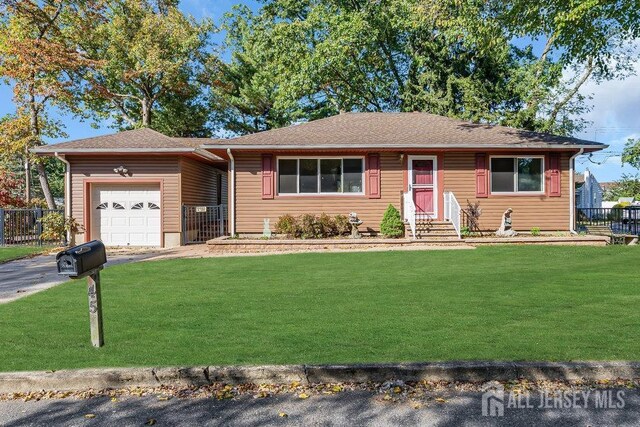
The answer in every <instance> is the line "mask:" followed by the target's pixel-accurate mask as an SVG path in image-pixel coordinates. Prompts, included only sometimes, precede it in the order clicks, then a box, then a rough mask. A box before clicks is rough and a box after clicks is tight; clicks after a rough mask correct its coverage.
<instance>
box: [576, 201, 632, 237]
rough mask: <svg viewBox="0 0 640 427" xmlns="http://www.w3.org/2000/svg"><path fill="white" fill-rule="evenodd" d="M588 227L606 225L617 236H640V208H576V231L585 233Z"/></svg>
mask: <svg viewBox="0 0 640 427" xmlns="http://www.w3.org/2000/svg"><path fill="white" fill-rule="evenodd" d="M588 225H606V226H608V227H611V230H612V231H613V232H614V233H618V234H634V235H638V234H640V207H635V206H632V207H626V208H578V209H577V215H576V229H577V230H578V231H586V228H585V227H586V226H588Z"/></svg>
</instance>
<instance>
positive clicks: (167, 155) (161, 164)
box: [34, 128, 227, 247]
mask: <svg viewBox="0 0 640 427" xmlns="http://www.w3.org/2000/svg"><path fill="white" fill-rule="evenodd" d="M203 140H207V141H210V139H209V138H170V137H167V136H165V135H162V134H161V133H158V132H155V131H153V130H151V129H144V128H143V129H136V130H131V131H124V132H120V133H117V134H114V135H105V136H98V137H95V138H88V139H84V140H77V141H70V142H65V143H60V144H55V145H49V146H44V147H39V148H37V149H36V150H34V151H35V152H36V153H38V154H42V155H53V156H56V157H58V158H60V159H61V160H63V161H64V162H66V163H67V168H68V169H67V170H68V174H67V181H66V185H67V191H66V194H67V197H66V201H65V205H66V209H67V212H66V214H67V215H68V216H71V217H73V218H74V219H75V220H76V221H77V222H78V223H79V224H80V225H81V226H82V230H81V231H79V232H78V233H77V234H76V235H75V236H74V240H75V243H83V242H86V241H89V240H94V239H99V240H102V241H103V242H104V244H105V245H107V246H155V247H173V246H179V245H181V244H183V243H184V242H185V238H184V237H185V235H187V233H188V232H189V231H190V230H187V229H185V224H186V221H184V220H183V209H184V207H185V206H187V205H196V206H213V205H220V204H223V205H224V204H226V203H227V172H226V169H227V164H226V161H225V160H224V159H222V158H220V157H218V156H216V155H215V154H213V153H211V152H209V151H207V150H204V149H202V148H201V146H202V144H203V142H204V141H203ZM69 188H70V189H71V191H69Z"/></svg>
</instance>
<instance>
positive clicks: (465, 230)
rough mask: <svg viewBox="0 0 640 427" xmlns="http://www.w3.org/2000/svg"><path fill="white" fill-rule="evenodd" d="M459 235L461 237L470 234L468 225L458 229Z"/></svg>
mask: <svg viewBox="0 0 640 427" xmlns="http://www.w3.org/2000/svg"><path fill="white" fill-rule="evenodd" d="M460 235H461V236H462V237H469V236H471V230H470V229H469V227H462V228H461V229H460Z"/></svg>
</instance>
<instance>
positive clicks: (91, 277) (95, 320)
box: [56, 240, 107, 347]
mask: <svg viewBox="0 0 640 427" xmlns="http://www.w3.org/2000/svg"><path fill="white" fill-rule="evenodd" d="M106 262H107V253H106V250H105V247H104V245H103V244H102V242H101V241H99V240H92V241H91V242H88V243H84V244H82V245H78V246H74V247H72V248H69V249H67V250H66V251H62V252H59V253H58V255H56V264H57V265H58V274H61V275H64V276H69V277H70V278H72V279H81V278H83V277H86V278H87V291H88V295H89V323H90V325H91V344H93V346H94V347H102V346H103V345H104V336H103V333H102V298H101V292H100V270H102V268H103V266H104V264H106Z"/></svg>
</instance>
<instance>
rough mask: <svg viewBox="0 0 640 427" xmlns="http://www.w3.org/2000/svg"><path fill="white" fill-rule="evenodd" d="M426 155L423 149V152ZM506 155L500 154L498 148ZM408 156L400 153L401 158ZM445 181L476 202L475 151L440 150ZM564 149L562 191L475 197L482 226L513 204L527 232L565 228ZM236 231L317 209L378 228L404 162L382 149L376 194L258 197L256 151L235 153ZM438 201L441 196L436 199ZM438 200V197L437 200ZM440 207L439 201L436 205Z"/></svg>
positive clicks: (399, 186) (397, 189) (397, 198)
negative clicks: (379, 194)
mask: <svg viewBox="0 0 640 427" xmlns="http://www.w3.org/2000/svg"><path fill="white" fill-rule="evenodd" d="M423 154H427V153H423ZM501 154H505V153H501ZM406 157H407V156H405V158H406ZM443 157H444V162H442V163H444V165H442V164H441V163H439V165H438V166H439V167H441V168H442V167H444V174H443V175H444V184H443V188H441V189H440V191H453V192H454V194H455V196H456V197H457V199H458V201H459V202H460V204H461V205H462V206H463V207H464V206H465V205H466V201H467V199H468V200H469V201H471V202H473V201H475V200H476V199H475V153H457V152H450V153H445V154H444V155H443ZM569 157H570V154H569V153H563V154H562V157H561V167H562V178H561V179H562V196H561V197H547V196H545V195H541V196H519V195H516V196H497V195H496V196H494V195H490V196H489V198H486V199H479V201H480V206H481V207H482V210H483V213H482V217H481V227H482V228H483V229H486V230H494V229H497V228H498V226H499V225H500V219H501V217H502V213H503V212H504V211H505V210H506V209H507V208H509V207H511V208H513V209H514V213H513V221H514V227H515V228H516V229H518V230H521V231H528V230H530V229H531V228H532V227H540V228H541V229H542V230H549V231H551V230H568V228H569V172H568V170H569ZM235 158H236V189H237V192H236V231H237V232H238V233H259V232H262V228H263V225H262V224H263V219H264V218H269V219H270V220H271V224H272V226H273V224H275V222H276V221H277V219H278V217H279V216H280V215H283V214H285V213H286V214H291V215H300V214H303V213H316V214H320V213H322V212H325V213H328V214H331V215H335V214H348V213H349V212H354V211H355V212H357V213H358V216H359V217H360V218H361V219H362V220H363V221H364V222H363V224H362V226H361V230H368V229H371V230H374V231H379V227H380V220H381V219H382V215H383V214H384V210H385V209H386V207H387V206H388V205H389V204H390V203H391V204H393V205H394V206H396V207H397V208H398V209H400V208H401V200H402V198H401V193H402V191H403V176H404V167H403V165H402V162H401V160H400V156H399V154H398V153H395V152H394V153H381V157H380V160H381V191H382V197H381V198H380V199H368V198H367V197H366V196H311V197H309V196H280V197H279V196H276V197H275V198H274V199H271V200H262V188H261V172H260V171H261V156H260V154H242V153H239V154H236V155H235ZM439 200H441V199H439ZM439 204H440V202H439ZM439 209H440V210H442V206H441V205H440V208H439Z"/></svg>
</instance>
